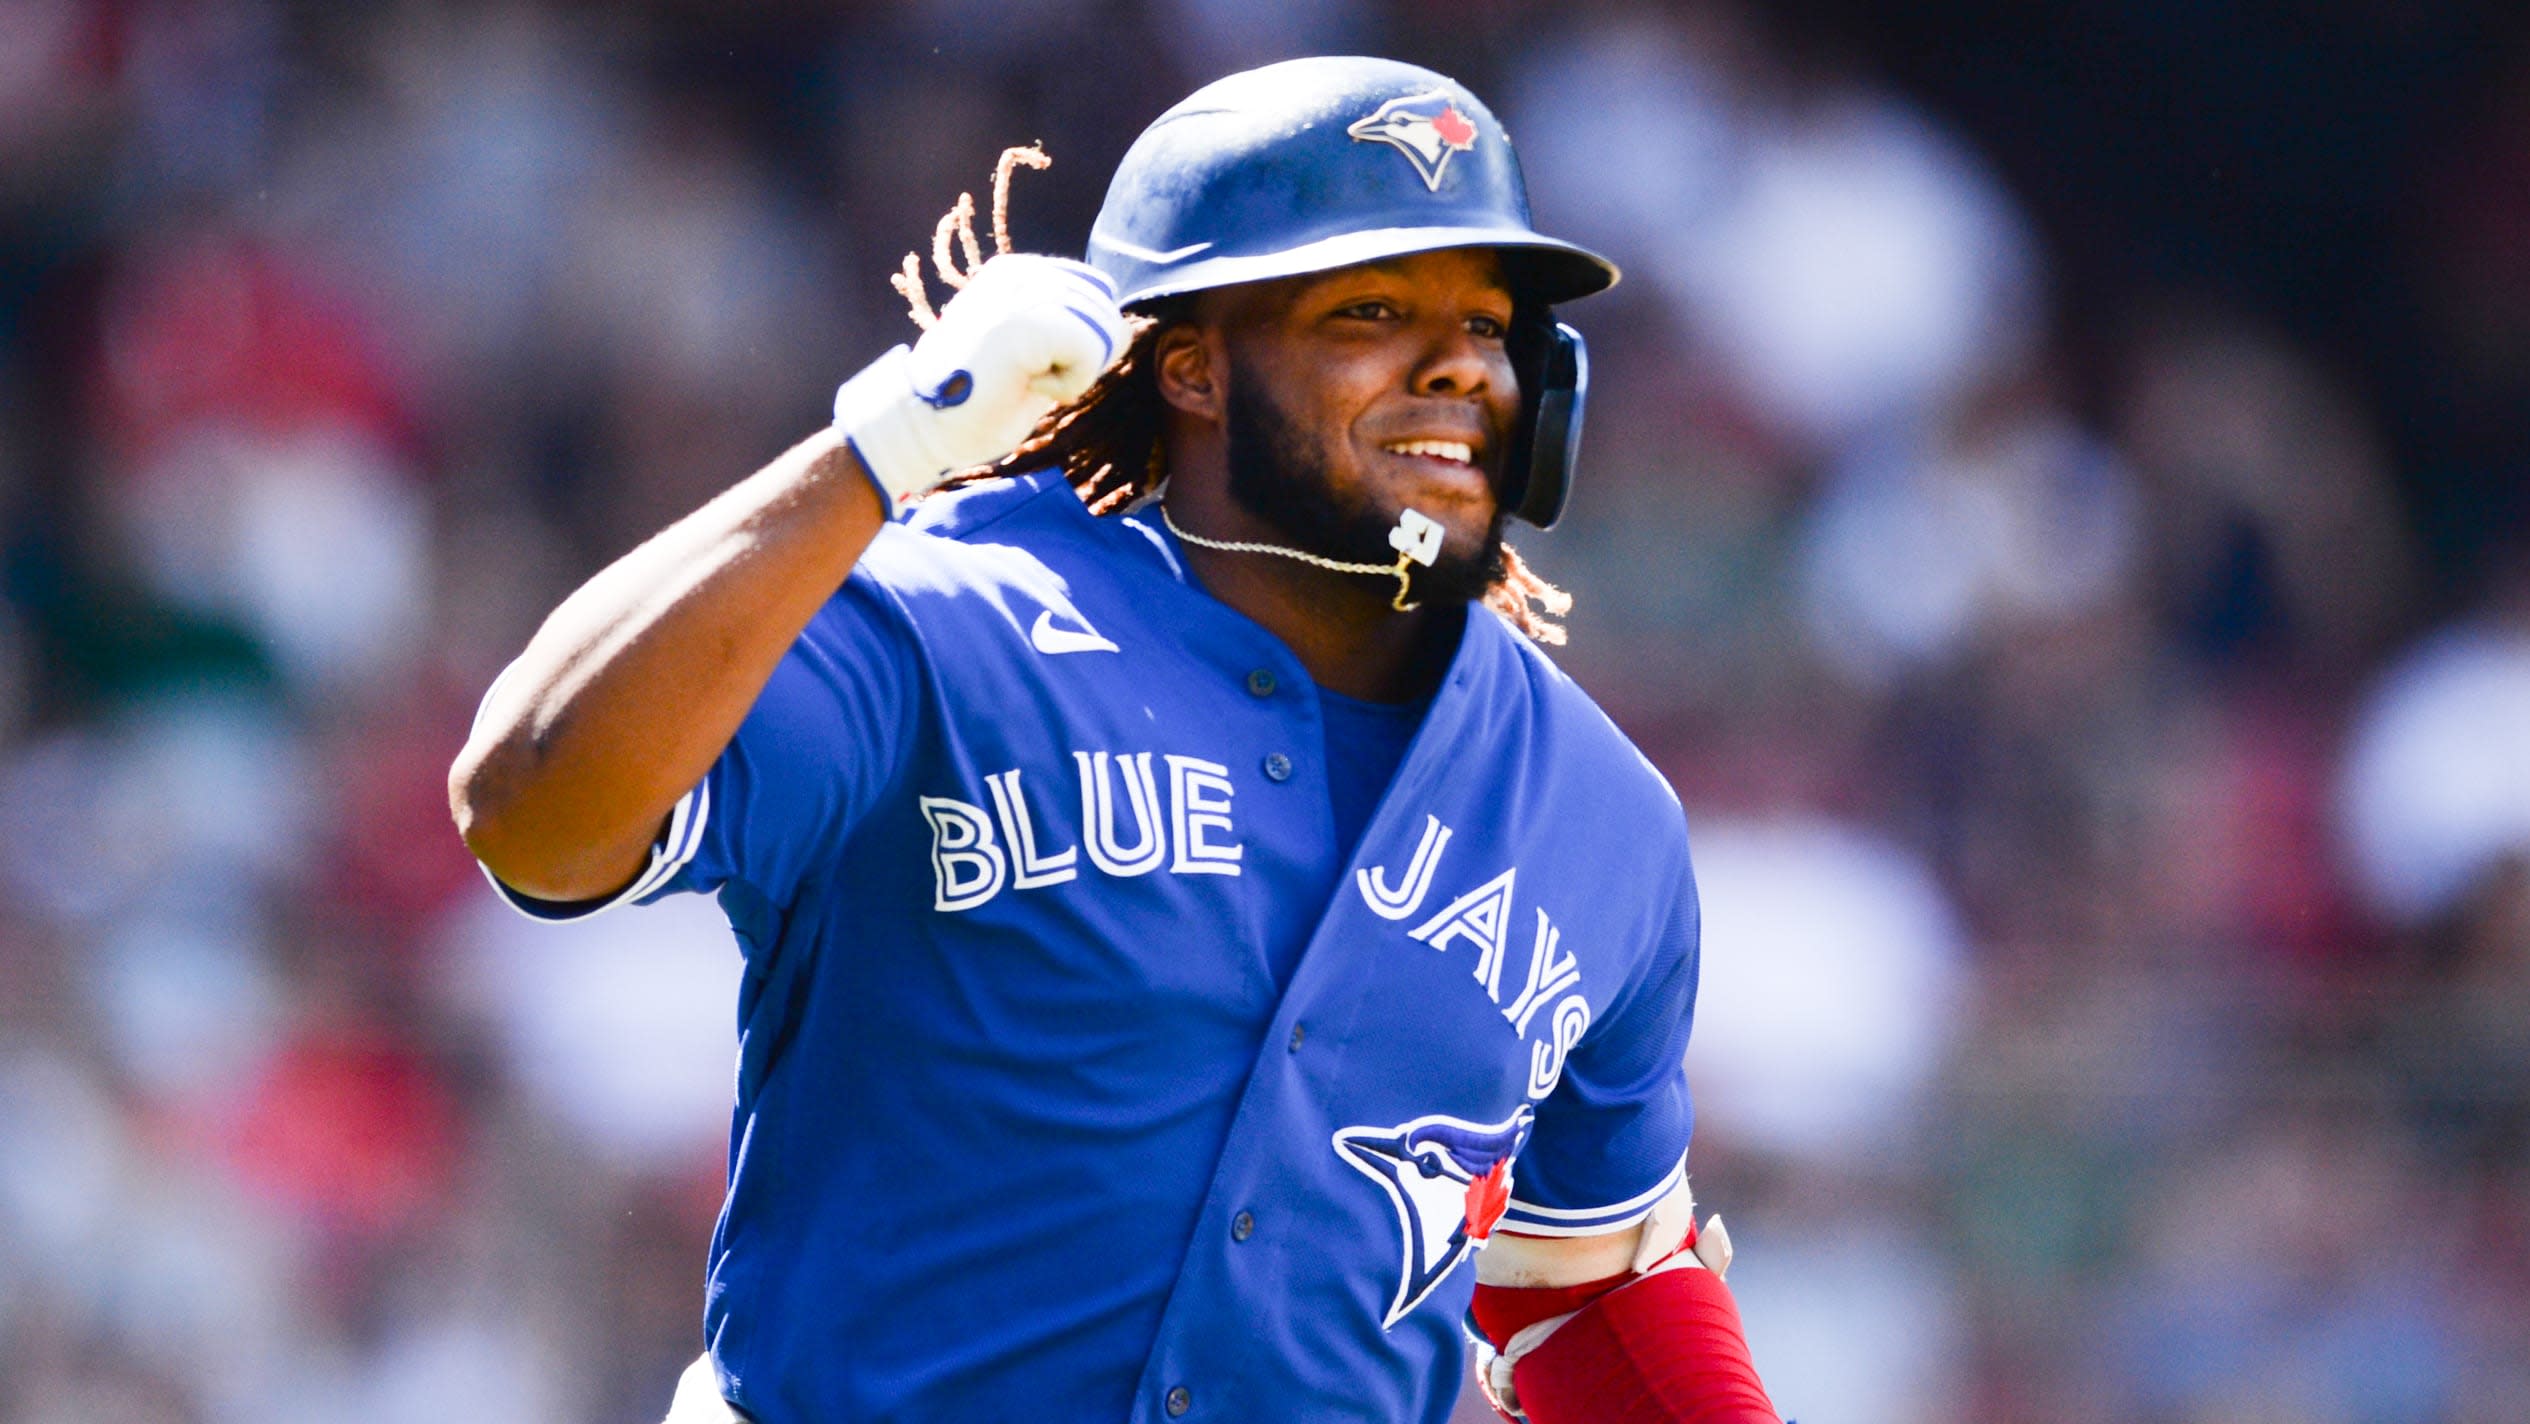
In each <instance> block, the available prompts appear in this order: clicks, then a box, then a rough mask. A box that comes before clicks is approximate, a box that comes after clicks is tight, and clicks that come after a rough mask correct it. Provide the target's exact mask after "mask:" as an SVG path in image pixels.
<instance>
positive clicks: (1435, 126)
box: [1344, 94, 1481, 193]
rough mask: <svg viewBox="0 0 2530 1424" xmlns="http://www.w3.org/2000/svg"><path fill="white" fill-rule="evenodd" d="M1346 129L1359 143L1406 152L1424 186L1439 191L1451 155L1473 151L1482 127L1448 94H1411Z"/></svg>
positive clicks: (1392, 101) (1386, 105) (1365, 116)
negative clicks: (1378, 144)
mask: <svg viewBox="0 0 2530 1424" xmlns="http://www.w3.org/2000/svg"><path fill="white" fill-rule="evenodd" d="M1344 132H1345V133H1347V134H1350V135H1351V136H1352V138H1353V141H1354V142H1355V143H1384V144H1386V145H1388V146H1389V147H1390V148H1393V149H1395V150H1396V151H1397V152H1399V153H1402V154H1404V155H1405V156H1406V158H1407V160H1408V161H1410V162H1412V163H1413V164H1414V171H1415V172H1416V173H1418V174H1420V175H1422V178H1423V186H1424V187H1425V188H1427V189H1430V190H1431V191H1433V192H1435V193H1437V192H1439V191H1440V190H1441V175H1442V174H1444V173H1446V172H1448V171H1449V161H1450V156H1451V155H1452V154H1458V153H1470V152H1473V151H1474V150H1475V147H1476V139H1477V137H1478V136H1479V134H1480V133H1481V130H1479V129H1478V128H1477V127H1476V123H1475V121H1474V120H1473V119H1470V118H1468V117H1467V116H1466V115H1465V114H1462V113H1460V112H1459V111H1458V105H1457V104H1456V103H1454V102H1452V101H1451V99H1450V97H1449V96H1448V95H1447V94H1410V95H1407V96H1406V97H1405V98H1402V99H1391V100H1389V101H1388V102H1387V103H1385V104H1382V105H1380V106H1379V107H1378V108H1377V109H1376V110H1374V111H1373V112H1371V113H1369V114H1365V115H1364V116H1362V117H1361V118H1358V119H1355V120H1354V121H1353V122H1352V123H1351V124H1350V125H1348V126H1347V127H1346V128H1345V130H1344Z"/></svg>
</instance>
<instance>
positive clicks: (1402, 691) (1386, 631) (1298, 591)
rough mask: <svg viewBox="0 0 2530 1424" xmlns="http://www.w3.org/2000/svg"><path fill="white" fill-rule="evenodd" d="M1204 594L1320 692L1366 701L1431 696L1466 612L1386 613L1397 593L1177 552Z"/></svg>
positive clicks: (1306, 569)
mask: <svg viewBox="0 0 2530 1424" xmlns="http://www.w3.org/2000/svg"><path fill="white" fill-rule="evenodd" d="M1181 547H1182V548H1183V549H1184V550H1185V555H1186V562H1187V566H1188V568H1189V569H1190V570H1192V572H1193V573H1194V576H1195V578H1196V579H1197V581H1199V582H1200V583H1202V584H1203V586H1204V589H1205V591H1206V592H1208V593H1210V594H1211V595H1212V596H1213V597H1215V598H1218V599H1220V600H1221V601H1222V602H1223V603H1226V604H1228V605H1230V606H1231V607H1232V608H1235V609H1237V610H1238V611H1240V612H1241V613H1244V614H1246V615H1247V616H1248V617H1250V618H1252V619H1254V620H1255V621H1256V622H1257V623H1258V624H1260V625H1262V626H1263V627H1264V628H1265V630H1266V631H1267V632H1269V633H1272V634H1273V635H1274V636H1275V637H1277V638H1280V639H1281V640H1282V641H1283V644H1284V646H1286V647H1288V648H1290V649H1291V651H1292V655H1293V656H1294V657H1297V658H1298V659H1300V665H1301V666H1302V667H1305V668H1307V669H1308V670H1309V676H1310V677H1311V678H1312V679H1313V680H1315V681H1316V682H1317V684H1318V685H1319V686H1320V687H1323V688H1325V689H1327V690H1328V691H1330V692H1337V693H1341V694H1343V695H1344V696H1346V697H1357V698H1360V699H1362V700H1364V701H1367V702H1406V701H1411V700H1413V699H1415V698H1418V697H1424V696H1428V695H1429V694H1430V693H1431V691H1432V689H1433V688H1434V687H1436V686H1438V685H1439V684H1440V680H1441V678H1442V676H1443V675H1444V674H1445V673H1447V672H1448V670H1449V662H1450V657H1451V655H1452V654H1453V653H1454V652H1455V651H1456V650H1457V646H1458V636H1457V635H1458V630H1459V628H1460V626H1461V623H1462V621H1463V619H1464V618H1465V616H1466V615H1465V609H1464V608H1445V607H1441V606H1437V605H1426V606H1424V607H1421V608H1416V609H1412V610H1410V611H1407V612H1399V611H1398V610H1397V609H1395V608H1394V607H1392V606H1391V604H1392V603H1393V602H1394V600H1395V597H1396V591H1397V586H1396V585H1395V584H1394V583H1387V582H1382V581H1381V580H1379V579H1376V578H1371V577H1368V576H1365V575H1362V574H1340V573H1332V572H1329V571H1327V570H1324V569H1316V568H1311V567H1310V566H1308V565H1307V564H1302V563H1298V562H1295V561H1293V560H1289V559H1278V558H1275V557H1273V556H1271V555H1261V554H1235V553H1225V552H1221V551H1218V550H1213V549H1203V548H1197V547H1195V546H1193V545H1182V546H1181Z"/></svg>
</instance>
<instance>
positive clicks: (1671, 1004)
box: [1502, 840, 1701, 1236]
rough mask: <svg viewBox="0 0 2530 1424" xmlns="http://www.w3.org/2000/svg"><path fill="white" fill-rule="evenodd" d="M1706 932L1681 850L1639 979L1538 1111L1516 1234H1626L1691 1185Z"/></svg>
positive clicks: (1515, 1192)
mask: <svg viewBox="0 0 2530 1424" xmlns="http://www.w3.org/2000/svg"><path fill="white" fill-rule="evenodd" d="M1700 921H1701V916H1700V913H1699V907H1698V904H1697V900H1696V889H1695V874H1694V871H1693V870H1692V868H1690V867H1689V865H1688V864H1687V861H1686V856H1685V848H1684V844H1683V840H1682V841H1681V844H1680V847H1679V851H1678V855H1677V861H1676V866H1675V870H1674V873H1673V875H1672V876H1671V878H1670V883H1669V885H1668V887H1667V904H1666V905H1665V906H1664V907H1663V909H1662V910H1661V911H1660V912H1659V913H1657V914H1656V915H1655V916H1654V917H1653V918H1652V921H1651V927H1650V930H1649V932H1648V937H1649V939H1650V941H1651V949H1650V953H1649V954H1648V955H1646V956H1645V958H1644V959H1643V960H1642V962H1641V969H1640V972H1638V973H1637V974H1636V976H1635V977H1634V979H1633V980H1632V981H1631V982H1630V983H1628V984H1627V985H1625V986H1624V987H1623V989H1622V990H1621V991H1620V992H1619V993H1618V994H1617V995H1616V996H1615V998H1614V999H1613V1001H1612V1002H1611V1004H1610V1006H1609V1008H1608V1010H1607V1012H1606V1015H1605V1016H1604V1017H1602V1018H1599V1019H1597V1020H1595V1021H1593V1022H1592V1023H1591V1024H1590V1026H1589V1027H1588V1029H1586V1030H1585V1031H1584V1032H1583V1034H1582V1037H1581V1041H1580V1042H1579V1043H1578V1044H1576V1045H1575V1046H1574V1048H1573V1050H1572V1052H1571V1053H1570V1054H1569V1055H1568V1056H1567V1057H1566V1058H1565V1060H1564V1071H1563V1075H1562V1076H1561V1077H1560V1078H1559V1079H1557V1081H1556V1084H1555V1087H1554V1090H1553V1091H1552V1092H1550V1093H1548V1094H1547V1096H1546V1099H1545V1101H1543V1102H1541V1103H1539V1104H1538V1107H1537V1125H1536V1128H1535V1130H1534V1131H1533V1132H1532V1133H1531V1135H1530V1137H1529V1141H1528V1144H1527V1146H1526V1147H1524V1148H1523V1149H1522V1150H1521V1152H1520V1156H1519V1159H1518V1161H1517V1163H1516V1164H1515V1165H1514V1167H1513V1169H1512V1179H1511V1180H1512V1195H1511V1201H1510V1205H1509V1206H1508V1207H1507V1208H1506V1209H1505V1211H1504V1212H1503V1216H1502V1224H1503V1226H1505V1227H1506V1228H1508V1229H1510V1230H1513V1231H1518V1232H1524V1233H1526V1234H1528V1235H1531V1236H1594V1235H1597V1234H1599V1233H1602V1232H1607V1231H1616V1230H1621V1229H1623V1228H1624V1227H1627V1226H1631V1225H1633V1224H1634V1223H1635V1222H1637V1221H1640V1220H1642V1219H1643V1217H1644V1216H1645V1215H1647V1214H1649V1212H1650V1211H1651V1209H1652V1207H1653V1206H1654V1205H1655V1204H1657V1203H1658V1202H1659V1201H1660V1199H1661V1198H1662V1197H1664V1196H1666V1195H1668V1194H1669V1191H1670V1189H1671V1188H1673V1187H1675V1186H1676V1185H1677V1184H1678V1182H1679V1180H1680V1178H1681V1177H1683V1176H1684V1175H1685V1173H1686V1157H1687V1136H1688V1132H1689V1130H1690V1128H1691V1126H1692V1123H1693V1112H1692V1110H1691V1108H1690V1106H1689V1103H1688V1100H1687V1075H1686V1054H1687V1032H1688V1029H1689V1027H1690V1025H1691V1024H1692V1022H1693V1020H1694V1011H1695V989H1696V970H1697V954H1698V935H1699V932H1700V929H1701V924H1700Z"/></svg>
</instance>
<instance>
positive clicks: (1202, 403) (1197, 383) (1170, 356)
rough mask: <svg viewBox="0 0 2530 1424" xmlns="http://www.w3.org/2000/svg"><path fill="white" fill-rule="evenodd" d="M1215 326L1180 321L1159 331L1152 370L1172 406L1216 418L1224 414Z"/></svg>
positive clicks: (1203, 416)
mask: <svg viewBox="0 0 2530 1424" xmlns="http://www.w3.org/2000/svg"><path fill="white" fill-rule="evenodd" d="M1216 339H1217V338H1216V334H1215V332H1214V331H1213V329H1212V328H1210V327H1206V326H1198V325H1196V324H1194V323H1192V322H1180V323H1177V324H1175V325H1172V326H1170V327H1168V328H1167V329H1165V330H1163V331H1162V332H1160V335H1159V342H1158V345H1157V346H1156V347H1155V348H1154V349H1153V355H1154V357H1155V360H1154V362H1153V370H1154V372H1155V374H1156V375H1157V377H1158V380H1159V388H1160V399H1161V400H1163V401H1166V402H1167V403H1168V405H1169V407H1170V408H1171V409H1174V410H1180V411H1184V412H1185V413H1186V414H1188V415H1193V416H1200V417H1202V418H1203V419H1205V420H1213V421H1217V420H1219V419H1221V415H1222V386H1221V376H1222V372H1223V362H1222V354H1223V353H1222V352H1221V351H1220V350H1218V349H1217V347H1216V345H1215V342H1216Z"/></svg>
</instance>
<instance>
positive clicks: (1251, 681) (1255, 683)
mask: <svg viewBox="0 0 2530 1424" xmlns="http://www.w3.org/2000/svg"><path fill="white" fill-rule="evenodd" d="M1274 686H1275V684H1274V673H1273V670H1272V669H1271V668H1258V669H1257V670H1256V671H1254V672H1252V673H1249V674H1248V675H1247V690H1248V691H1250V692H1253V693H1255V694H1256V695H1257V696H1259V697H1271V696H1273V695H1274Z"/></svg>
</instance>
